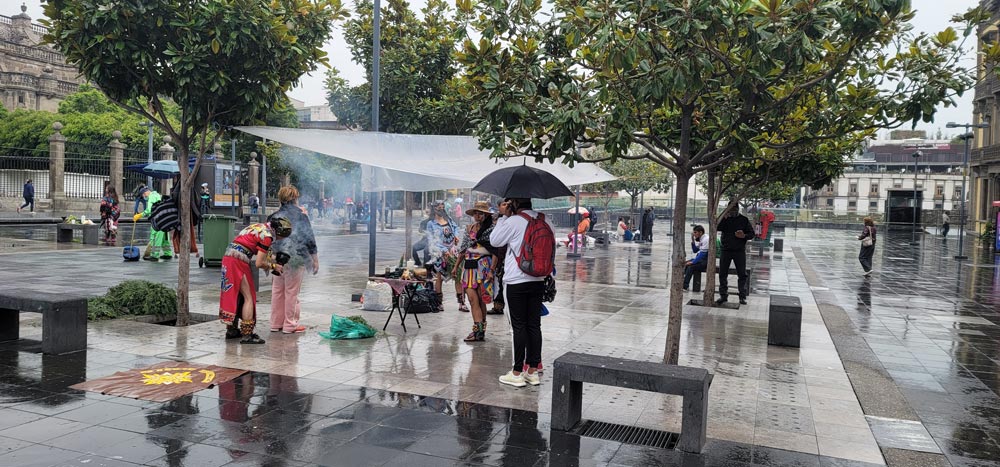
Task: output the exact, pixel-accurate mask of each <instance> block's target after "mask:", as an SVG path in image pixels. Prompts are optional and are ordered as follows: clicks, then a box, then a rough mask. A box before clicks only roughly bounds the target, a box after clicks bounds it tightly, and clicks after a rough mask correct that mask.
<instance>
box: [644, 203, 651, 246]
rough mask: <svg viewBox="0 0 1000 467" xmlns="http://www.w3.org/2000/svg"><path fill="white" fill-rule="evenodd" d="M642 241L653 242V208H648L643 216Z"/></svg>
mask: <svg viewBox="0 0 1000 467" xmlns="http://www.w3.org/2000/svg"><path fill="white" fill-rule="evenodd" d="M642 241H644V242H652V241H653V208H646V212H645V213H643V215H642Z"/></svg>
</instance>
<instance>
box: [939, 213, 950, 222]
mask: <svg viewBox="0 0 1000 467" xmlns="http://www.w3.org/2000/svg"><path fill="white" fill-rule="evenodd" d="M941 220H942V221H943V222H944V223H945V224H947V223H948V221H949V220H951V219H949V218H948V214H944V213H942V214H941Z"/></svg>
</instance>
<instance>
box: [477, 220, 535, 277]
mask: <svg viewBox="0 0 1000 467" xmlns="http://www.w3.org/2000/svg"><path fill="white" fill-rule="evenodd" d="M521 212H523V213H524V214H527V215H528V216H529V217H531V218H532V219H537V218H538V212H536V211H532V210H530V209H525V210H524V211H521ZM527 229H528V220H527V219H525V218H523V217H521V216H520V215H514V216H504V217H501V218H499V219H497V222H496V225H495V226H494V227H493V232H491V233H490V245H493V246H495V247H497V248H499V247H502V246H504V245H506V246H507V256H506V257H505V258H504V260H503V283H504V284H522V283H525V282H538V281H542V280H545V278H544V277H535V276H529V275H527V274H525V273H524V271H522V270H521V268H519V267H517V258H516V257H515V255H517V254H519V253H520V252H521V244H522V243H524V231H525V230H527Z"/></svg>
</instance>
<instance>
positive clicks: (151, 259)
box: [142, 256, 159, 261]
mask: <svg viewBox="0 0 1000 467" xmlns="http://www.w3.org/2000/svg"><path fill="white" fill-rule="evenodd" d="M142 259H144V260H146V261H159V260H158V259H156V258H154V257H152V256H143V257H142Z"/></svg>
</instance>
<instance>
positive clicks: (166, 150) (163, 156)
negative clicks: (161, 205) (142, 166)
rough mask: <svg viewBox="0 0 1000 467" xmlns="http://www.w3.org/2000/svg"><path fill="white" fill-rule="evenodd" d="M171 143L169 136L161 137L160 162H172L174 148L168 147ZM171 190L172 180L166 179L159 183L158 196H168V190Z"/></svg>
mask: <svg viewBox="0 0 1000 467" xmlns="http://www.w3.org/2000/svg"><path fill="white" fill-rule="evenodd" d="M171 141H173V140H172V139H171V138H170V136H169V135H167V136H164V137H163V146H160V160H161V161H172V160H174V147H173V146H171V145H170V142H171ZM171 188H173V180H171V179H169V178H167V179H163V180H161V181H160V194H161V195H164V196H166V195H169V194H170V189H171Z"/></svg>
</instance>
